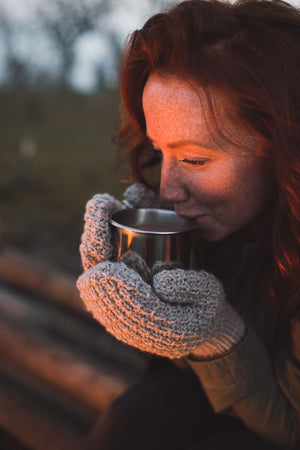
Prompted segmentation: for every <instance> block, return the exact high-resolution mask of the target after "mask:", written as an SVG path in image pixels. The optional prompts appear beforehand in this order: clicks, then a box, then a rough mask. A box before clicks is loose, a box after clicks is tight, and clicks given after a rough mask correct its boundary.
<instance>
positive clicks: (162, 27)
mask: <svg viewBox="0 0 300 450" xmlns="http://www.w3.org/2000/svg"><path fill="white" fill-rule="evenodd" d="M154 71H155V72H160V73H166V74H175V75H177V76H180V77H184V78H185V79H188V80H191V81H192V82H195V83H197V84H198V85H200V86H201V87H203V88H204V90H205V92H206V95H207V97H208V99H209V98H210V90H211V89H212V88H218V89H219V90H221V91H222V92H223V93H224V94H225V95H226V97H227V98H228V99H229V101H230V103H231V105H232V107H233V108H234V110H235V112H236V114H237V115H238V118H239V120H241V121H242V122H243V124H244V125H245V126H247V127H248V129H249V130H252V132H253V133H254V135H255V136H257V139H258V141H259V144H260V146H259V147H260V148H261V149H263V152H262V154H261V157H264V158H268V159H269V161H270V163H271V164H272V167H273V170H274V173H275V176H276V180H277V193H276V195H277V206H276V213H275V218H274V227H273V230H274V231H273V263H274V270H273V276H272V280H271V286H272V290H273V291H274V292H275V294H274V297H275V298H276V302H277V305H278V306H279V309H280V310H285V311H286V312H287V314H291V313H292V312H293V311H294V310H295V308H297V307H298V306H299V301H300V300H299V292H300V251H299V249H300V126H299V125H300V123H299V115H300V88H299V86H300V13H299V10H298V9H297V8H295V7H293V6H291V5H290V4H288V3H285V2H283V1H281V0H273V1H271V0H241V1H237V2H236V3H234V4H232V3H226V2H223V1H218V0H188V1H184V2H182V3H179V4H178V5H176V6H174V7H172V8H171V9H169V10H167V11H165V12H164V13H161V14H156V15H154V16H153V17H151V18H150V19H149V20H148V21H147V22H146V23H145V25H144V26H143V27H142V29H140V30H137V31H135V32H134V33H133V34H132V36H131V38H130V40H129V41H128V44H127V46H126V48H125V50H124V53H123V57H122V61H121V70H120V93H121V99H122V111H123V120H124V122H123V126H122V128H121V129H120V131H119V133H118V138H119V141H120V144H121V148H123V150H124V149H125V151H126V154H127V155H129V157H130V162H131V169H132V173H133V175H134V177H135V179H137V180H139V181H142V182H144V183H148V181H149V180H148V179H146V178H145V168H149V167H151V166H152V164H154V163H155V162H156V161H155V159H151V158H150V160H148V159H147V157H146V156H145V155H146V154H147V149H148V148H149V142H148V140H147V137H146V133H145V131H146V130H145V118H144V113H143V108H142V94H143V89H144V86H145V83H146V81H147V79H148V77H149V75H150V73H152V72H154ZM211 104H212V103H211ZM211 115H212V118H213V117H214V111H213V106H212V111H211ZM214 126H215V128H216V129H218V131H219V132H222V129H221V124H220V125H219V126H218V124H216V123H214ZM228 138H230V137H228ZM287 298H289V299H291V300H290V301H287Z"/></svg>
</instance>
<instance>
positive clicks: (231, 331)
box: [189, 301, 246, 361]
mask: <svg viewBox="0 0 300 450" xmlns="http://www.w3.org/2000/svg"><path fill="white" fill-rule="evenodd" d="M245 335H246V325H245V322H244V321H243V320H242V319H241V317H240V316H239V315H238V313H237V312H236V311H235V309H234V308H233V307H232V306H231V305H230V304H229V303H228V302H227V301H224V310H223V312H222V317H221V323H220V328H219V330H218V331H217V332H216V333H215V334H214V336H212V337H211V338H210V339H208V340H207V341H205V342H204V344H202V345H201V346H200V347H197V348H196V349H195V350H194V351H193V352H192V353H191V354H190V355H189V358H190V359H192V360H196V361H197V360H203V359H215V358H218V357H221V356H224V355H225V354H227V353H230V352H231V351H232V350H233V349H234V348H235V347H236V346H237V344H239V342H241V340H242V339H243V338H244V337H245Z"/></svg>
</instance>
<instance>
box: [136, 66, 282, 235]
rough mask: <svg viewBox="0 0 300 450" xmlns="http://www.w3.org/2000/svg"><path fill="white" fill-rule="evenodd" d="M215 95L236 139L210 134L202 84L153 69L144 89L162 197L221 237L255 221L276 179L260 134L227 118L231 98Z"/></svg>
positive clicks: (221, 118)
mask: <svg viewBox="0 0 300 450" xmlns="http://www.w3.org/2000/svg"><path fill="white" fill-rule="evenodd" d="M200 99H201V101H200ZM213 100H214V101H216V102H217V103H218V105H219V108H218V113H217V120H218V121H221V122H220V123H221V124H222V126H221V127H220V128H221V130H222V127H224V130H226V134H227V135H228V133H230V136H231V137H232V140H233V141H234V142H235V144H233V143H229V142H228V141H227V140H226V139H223V142H221V141H220V140H219V139H218V140H215V139H213V136H212V134H211V133H209V130H208V126H207V117H209V110H208V106H206V105H205V96H204V94H203V92H202V93H201V88H200V87H195V86H193V85H190V84H187V83H186V82H185V81H183V80H181V79H180V78H177V77H173V76H159V75H157V74H152V75H151V76H150V77H149V79H148V81H147V83H146V86H145V89H144V93H143V109H144V113H145V119H146V126H147V134H148V136H149V138H150V139H151V140H152V142H153V146H154V147H155V148H157V149H158V150H159V151H160V152H161V153H162V170H161V186H160V194H161V197H162V198H163V200H165V201H167V202H171V203H173V204H174V208H175V211H176V212H177V214H179V215H182V216H188V217H193V218H196V220H197V223H198V225H199V229H200V230H201V234H202V236H203V238H204V239H207V240H209V241H218V240H220V239H223V238H224V237H226V236H228V235H229V234H231V233H234V232H235V231H238V230H240V229H242V228H244V227H246V226H247V225H250V224H251V223H252V222H253V221H255V219H256V218H257V217H258V216H259V214H260V213H261V212H262V211H263V209H264V207H265V206H266V204H267V203H268V202H269V200H270V197H271V195H272V192H273V190H274V181H273V176H272V174H271V172H270V171H269V169H268V166H267V163H266V162H265V161H264V160H263V159H262V158H260V157H258V156H257V154H256V150H257V148H256V146H257V143H256V141H255V139H254V138H253V137H252V136H251V135H250V134H249V133H247V132H246V131H245V130H243V129H242V127H241V126H240V125H239V124H238V123H237V122H236V123H233V122H232V120H229V119H228V114H227V113H225V112H224V111H225V110H226V102H225V101H224V100H222V97H221V96H220V95H218V94H217V92H216V93H215V95H214V99H213ZM227 109H228V108H227ZM236 142H240V145H238V144H236Z"/></svg>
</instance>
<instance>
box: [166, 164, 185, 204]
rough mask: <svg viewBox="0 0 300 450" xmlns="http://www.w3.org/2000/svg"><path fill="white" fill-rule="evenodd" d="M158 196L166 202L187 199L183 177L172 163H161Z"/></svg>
mask: <svg viewBox="0 0 300 450" xmlns="http://www.w3.org/2000/svg"><path fill="white" fill-rule="evenodd" d="M160 197H161V198H162V200H164V201H165V202H167V203H176V202H183V201H185V200H187V199H188V191H187V189H186V188H185V187H184V179H183V177H182V174H181V173H180V170H179V169H178V168H177V167H176V166H175V165H174V164H168V163H166V162H163V163H162V167H161V177H160Z"/></svg>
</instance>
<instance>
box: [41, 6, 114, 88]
mask: <svg viewBox="0 0 300 450" xmlns="http://www.w3.org/2000/svg"><path fill="white" fill-rule="evenodd" d="M109 8H110V6H109V0H80V1H73V0H52V1H51V2H47V3H43V7H39V8H38V9H37V17H38V19H39V21H40V23H41V26H42V27H43V28H44V30H45V31H46V32H47V33H48V35H49V36H50V38H51V39H52V40H53V41H54V43H55V45H56V49H57V51H58V52H59V53H60V56H61V70H60V77H59V78H60V84H61V85H62V86H63V87H66V86H67V85H68V78H69V75H70V71H71V69H72V66H73V63H74V59H75V44H76V41H77V39H78V38H79V37H80V36H82V35H83V34H84V33H86V32H90V31H93V30H96V28H97V26H98V23H99V20H100V18H101V17H103V16H104V15H105V14H106V13H107V12H108V11H109Z"/></svg>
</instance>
